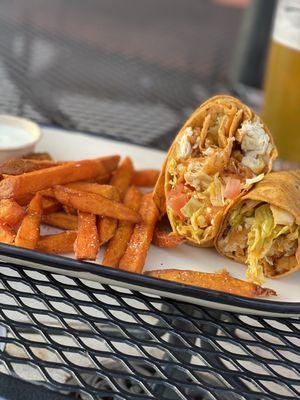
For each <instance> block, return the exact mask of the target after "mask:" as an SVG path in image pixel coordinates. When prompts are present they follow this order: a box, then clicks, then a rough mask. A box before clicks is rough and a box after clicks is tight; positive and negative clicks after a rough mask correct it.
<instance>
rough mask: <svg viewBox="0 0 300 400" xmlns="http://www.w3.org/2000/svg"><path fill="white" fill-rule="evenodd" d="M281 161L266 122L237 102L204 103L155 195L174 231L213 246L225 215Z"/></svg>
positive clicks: (174, 147)
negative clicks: (275, 161) (273, 165)
mask: <svg viewBox="0 0 300 400" xmlns="http://www.w3.org/2000/svg"><path fill="white" fill-rule="evenodd" d="M276 157H277V150H276V148H275V145H274V142H273V139H272V137H271V135H270V132H269V131H268V128H267V127H266V126H265V124H264V123H263V121H262V120H261V119H260V118H259V117H258V115H256V114H255V113H254V112H253V111H252V110H250V108H249V107H247V106H246V105H244V104H243V103H241V102H240V101H239V100H238V99H235V98H234V97H231V96H225V95H224V96H222V95H220V96H215V97H212V98H211V99H209V100H207V101H206V102H205V103H203V104H202V105H201V106H200V107H199V108H197V109H196V111H195V112H194V113H193V114H192V115H191V116H190V118H189V119H188V120H187V122H186V123H185V124H184V126H183V127H182V129H181V130H180V132H179V133H178V135H177V136H176V138H175V140H174V141H173V143H172V145H171V147H170V150H169V152H168V154H167V157H166V159H165V163H164V165H163V168H162V172H161V175H160V177H159V179H158V182H157V185H156V187H155V190H154V201H155V203H156V205H157V206H158V208H159V210H160V213H161V215H163V214H165V212H167V214H168V218H169V220H170V223H171V226H172V229H173V231H174V232H175V233H176V234H177V235H180V236H181V237H183V238H185V239H186V240H188V241H189V242H191V243H192V244H195V245H198V246H211V245H212V244H213V240H214V238H215V236H216V234H217V232H218V230H219V227H220V224H221V221H222V218H223V214H224V211H225V209H226V208H227V207H228V206H230V205H231V204H232V202H234V201H235V199H236V198H238V197H239V196H241V195H243V194H245V193H246V192H247V191H248V190H249V189H250V188H251V186H252V185H253V184H254V183H255V182H258V181H259V180H261V179H263V177H264V176H265V174H267V173H268V172H269V171H270V170H271V168H272V162H273V160H274V159H275V158H276Z"/></svg>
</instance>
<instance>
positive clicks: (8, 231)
mask: <svg viewBox="0 0 300 400" xmlns="http://www.w3.org/2000/svg"><path fill="white" fill-rule="evenodd" d="M15 237H16V233H15V231H14V230H13V228H12V227H10V226H9V225H8V224H6V223H5V222H1V221H0V243H6V244H12V243H13V242H14V240H15Z"/></svg>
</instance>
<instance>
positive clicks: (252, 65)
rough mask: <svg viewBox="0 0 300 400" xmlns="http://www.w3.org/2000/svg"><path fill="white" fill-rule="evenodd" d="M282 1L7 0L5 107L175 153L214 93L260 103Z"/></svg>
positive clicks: (1, 76) (0, 52)
mask: <svg viewBox="0 0 300 400" xmlns="http://www.w3.org/2000/svg"><path fill="white" fill-rule="evenodd" d="M274 6H275V1H273V0H268V1H261V0H85V1H83V0H51V1H49V0H1V1H0V82H1V97H0V113H10V114H16V115H21V116H25V117H28V118H32V119H34V120H36V121H37V122H40V123H43V124H51V125H52V124H54V125H57V126H60V127H63V128H66V129H75V130H84V131H88V132H92V133H97V132H99V133H101V134H104V135H105V136H109V137H113V138H117V139H121V140H127V141H131V142H136V143H141V144H145V145H150V146H155V147H161V148H163V149H165V148H167V147H168V145H169V143H170V140H171V138H172V136H173V135H174V134H175V133H176V131H177V129H178V127H179V126H180V124H181V123H182V122H183V121H184V119H185V118H186V116H187V115H188V114H189V113H190V112H191V110H192V109H193V108H195V107H196V106H197V105H198V104H199V103H200V102H201V101H203V100H204V99H205V98H207V97H208V96H210V95H212V94H216V93H220V92H221V93H222V92H223V93H232V94H236V95H238V96H240V97H241V98H242V99H244V100H246V101H248V103H249V102H250V103H251V104H253V105H254V106H255V107H259V106H260V103H261V87H262V76H263V71H264V67H265V60H266V54H267V48H268V43H269V39H270V32H271V26H272V18H273V14H274Z"/></svg>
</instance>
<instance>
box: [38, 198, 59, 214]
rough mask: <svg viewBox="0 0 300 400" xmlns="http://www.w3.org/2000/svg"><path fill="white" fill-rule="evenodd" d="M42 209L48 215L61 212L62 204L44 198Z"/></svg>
mask: <svg viewBox="0 0 300 400" xmlns="http://www.w3.org/2000/svg"><path fill="white" fill-rule="evenodd" d="M42 208H43V214H44V215H47V214H51V213H54V212H56V211H59V210H61V204H60V203H59V202H58V201H57V200H56V199H50V198H49V197H42Z"/></svg>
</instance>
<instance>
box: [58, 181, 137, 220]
mask: <svg viewBox="0 0 300 400" xmlns="http://www.w3.org/2000/svg"><path fill="white" fill-rule="evenodd" d="M54 194H55V197H56V199H57V200H58V201H59V202H61V203H62V204H65V205H67V206H71V207H74V208H76V210H79V211H82V212H87V213H90V214H96V215H101V216H104V217H111V218H116V219H120V220H125V221H131V222H139V221H140V215H139V214H138V213H137V212H135V211H133V210H131V209H130V208H128V207H126V206H124V204H122V203H118V202H117V201H114V200H109V199H107V198H106V197H104V196H101V195H99V194H94V193H88V192H82V191H79V190H74V189H69V188H66V187H64V186H55V187H54Z"/></svg>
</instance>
